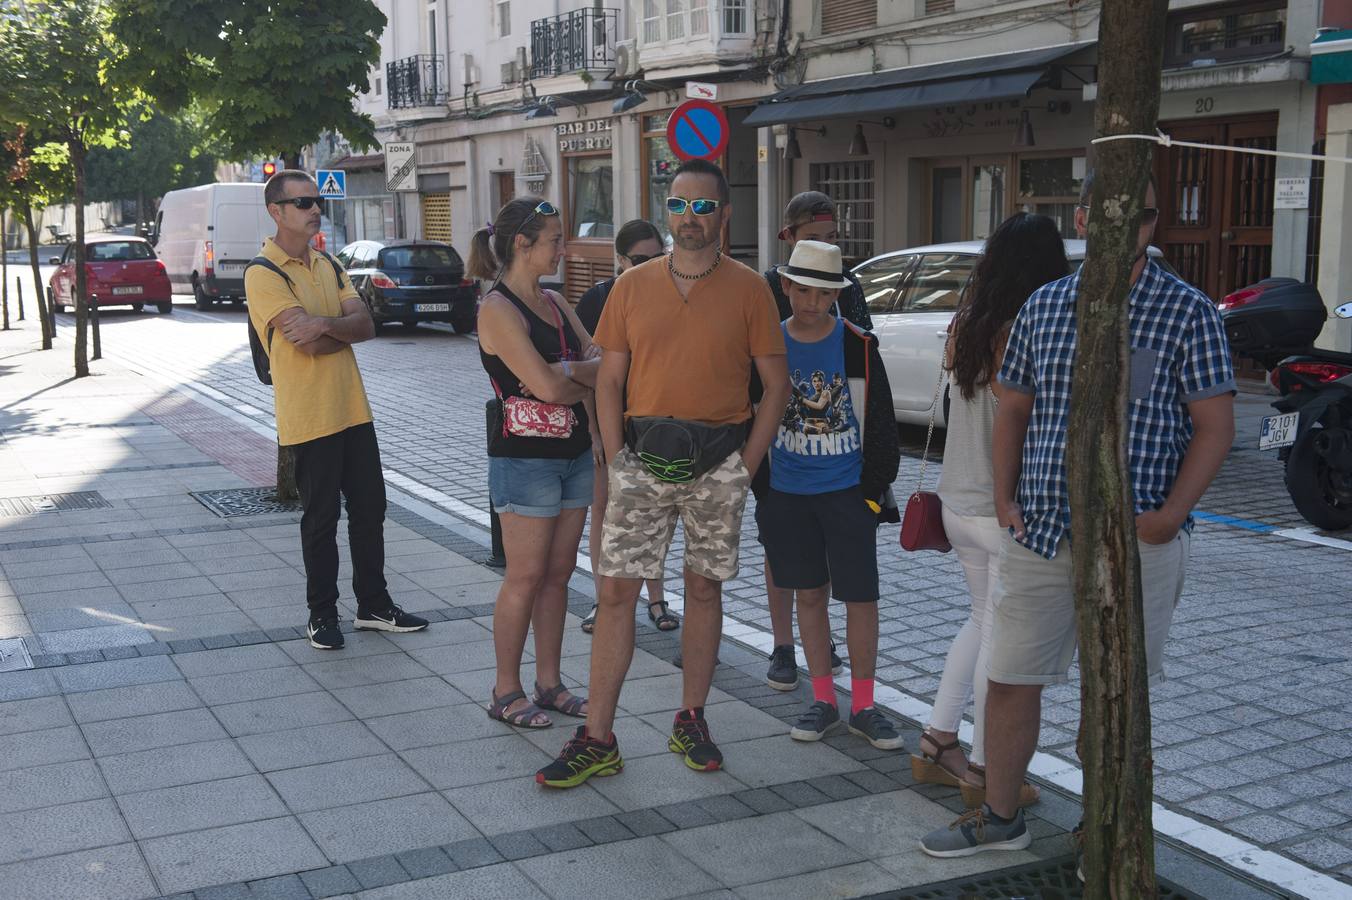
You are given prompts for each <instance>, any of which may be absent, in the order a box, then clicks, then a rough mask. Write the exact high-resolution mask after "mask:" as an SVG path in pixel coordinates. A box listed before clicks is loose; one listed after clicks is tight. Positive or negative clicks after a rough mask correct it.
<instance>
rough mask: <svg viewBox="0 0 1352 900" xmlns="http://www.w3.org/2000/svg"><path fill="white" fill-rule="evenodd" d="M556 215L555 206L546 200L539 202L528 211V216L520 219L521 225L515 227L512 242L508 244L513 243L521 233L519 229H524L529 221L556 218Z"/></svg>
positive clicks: (557, 212)
mask: <svg viewBox="0 0 1352 900" xmlns="http://www.w3.org/2000/svg"><path fill="white" fill-rule="evenodd" d="M558 214H559V208H558V207H557V206H555V205H554V204H553V203H550V202H549V201H548V200H541V201H540V202H539V203H537V204H536V205H535V209H532V210H531V211H530V215H528V216H526V218H524V219H522V220H521V224H520V225H518V226H516V231H513V232H512V240H511V241H509V242H508V243H515V242H516V236H517V235H518V234H520V233H521V229H523V228H525V227H526V225H527V224H528V223H529V222H530V220H531V219H533V218H535V217H536V216H557V215H558Z"/></svg>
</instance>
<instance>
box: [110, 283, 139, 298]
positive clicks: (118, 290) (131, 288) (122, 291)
mask: <svg viewBox="0 0 1352 900" xmlns="http://www.w3.org/2000/svg"><path fill="white" fill-rule="evenodd" d="M142 293H145V288H143V287H141V285H139V284H132V285H126V286H124V287H115V288H113V296H114V297H122V296H124V295H126V294H142Z"/></svg>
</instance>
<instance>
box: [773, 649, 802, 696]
mask: <svg viewBox="0 0 1352 900" xmlns="http://www.w3.org/2000/svg"><path fill="white" fill-rule="evenodd" d="M765 683H766V684H768V685H770V687H772V688H774V689H775V690H777V691H791V690H793V689H794V688H796V687H798V659H797V657H795V656H794V655H793V645H792V644H780V645H779V646H778V647H776V648H775V649H774V650H772V651H770V671H768V672H766V673H765Z"/></svg>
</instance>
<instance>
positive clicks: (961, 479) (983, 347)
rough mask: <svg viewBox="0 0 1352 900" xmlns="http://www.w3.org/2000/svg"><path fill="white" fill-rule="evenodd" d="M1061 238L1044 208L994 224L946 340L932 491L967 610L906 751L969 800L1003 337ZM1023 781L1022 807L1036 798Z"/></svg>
mask: <svg viewBox="0 0 1352 900" xmlns="http://www.w3.org/2000/svg"><path fill="white" fill-rule="evenodd" d="M1067 269H1068V265H1067V263H1066V251H1065V244H1064V242H1063V241H1062V239H1061V234H1060V232H1059V231H1058V230H1057V227H1056V223H1055V222H1053V221H1052V220H1051V219H1049V218H1047V217H1046V216H1038V215H1032V214H1029V213H1016V214H1014V215H1013V216H1010V217H1009V218H1008V219H1006V220H1005V221H1004V222H1002V223H1001V224H1000V227H998V228H996V229H995V233H994V234H992V235H991V236H990V238H989V239H988V240H987V241H986V248H985V251H984V253H983V255H982V257H981V260H980V261H979V262H978V263H977V266H976V270H975V271H974V272H973V273H972V277H971V279H970V280H969V281H968V282H967V286H966V288H964V290H963V297H962V302H961V303H960V304H959V306H958V311H957V313H956V314H955V315H954V317H953V323H952V326H951V329H950V331H951V334H950V337H949V341H948V347H947V351H946V352H947V358H946V364H947V366H948V369H949V374H950V380H949V397H950V408H949V415H948V434H947V435H946V437H945V442H944V468H943V474H942V475H940V477H939V497H940V499H941V500H942V501H943V507H944V530H945V531H946V532H947V533H948V539H949V542H950V543H952V545H953V550H954V552H955V553H956V554H957V557H958V562H959V563H961V564H962V568H963V571H964V573H965V574H966V576H967V587H968V590H969V591H970V592H971V595H972V612H971V615H970V616H969V617H968V619H967V621H966V623H964V624H963V626H962V629H961V630H960V631H959V632H958V634H957V637H955V638H954V639H953V645H952V647H950V648H949V651H948V660H947V662H946V663H945V664H944V674H943V677H942V678H941V679H940V681H939V689H938V692H937V694H936V696H935V700H934V712H933V713H932V715H931V716H930V724H929V727H927V728H926V729H925V733H924V734H923V735H921V737H920V755H918V756H913V757H911V769H912V772H913V774H914V775H915V778H916V780H917V781H922V782H930V783H934V784H947V785H952V786H955V787H961V788H962V795H963V799H964V800H965V801H966V802H967V804H968V805H969V806H979V805H980V804H981V803H982V802H983V801H984V798H985V792H986V781H985V777H984V771H985V770H984V764H985V760H986V756H985V718H986V656H987V654H988V652H989V650H990V638H991V624H992V622H993V619H994V610H993V608H992V603H993V600H994V599H995V596H996V595H995V588H996V585H997V584H998V581H999V561H1000V551H1001V548H1002V546H1003V545H1004V543H1005V542H1006V541H1008V537H1007V536H1006V535H1005V532H1004V529H1002V528H1001V527H1000V523H999V522H998V521H996V518H995V500H994V492H995V478H994V474H993V471H992V463H991V442H992V436H993V432H994V425H995V407H996V404H998V403H999V402H1000V397H1001V395H1003V394H1004V392H1005V390H1006V388H1004V387H1003V386H1002V385H1001V384H1000V383H999V381H998V379H997V377H996V376H997V375H998V374H999V371H1000V361H1001V360H1002V359H1003V358H1004V353H1005V342H1006V341H1007V340H1008V339H1009V329H1010V326H1011V325H1012V324H1013V323H1014V317H1015V316H1016V315H1018V312H1019V309H1020V308H1022V306H1023V304H1024V302H1025V301H1026V300H1027V299H1028V296H1029V295H1030V294H1031V293H1032V292H1033V291H1035V290H1037V289H1038V288H1040V287H1042V286H1043V285H1044V284H1047V283H1048V282H1051V281H1055V280H1057V279H1058V278H1062V277H1064V276H1065V274H1066V272H1067ZM973 694H975V704H974V708H973V711H972V719H973V722H974V724H975V729H974V734H973V738H972V756H971V760H970V762H969V761H968V760H967V759H965V758H964V757H963V755H962V750H961V748H960V747H959V746H958V726H959V725H960V724H961V722H962V713H963V710H964V709H965V708H966V706H967V701H968V699H969V698H972V697H973ZM1037 797H1038V794H1037V789H1036V788H1034V787H1033V786H1032V785H1030V784H1027V783H1025V784H1024V785H1023V789H1022V791H1021V793H1020V797H1019V801H1020V804H1021V805H1024V806H1026V805H1028V804H1029V803H1034V802H1036V801H1037Z"/></svg>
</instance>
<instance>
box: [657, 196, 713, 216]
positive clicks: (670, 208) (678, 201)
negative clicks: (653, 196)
mask: <svg viewBox="0 0 1352 900" xmlns="http://www.w3.org/2000/svg"><path fill="white" fill-rule="evenodd" d="M718 204H719V201H717V200H709V199H699V200H687V199H685V198H684V197H668V198H667V212H669V213H671V214H672V215H673V216H683V215H685V211H686V208H687V207H688V208H689V209H690V211H691V212H693V213H694V214H695V215H697V216H711V215H713V214H714V210H716V209H718Z"/></svg>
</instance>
